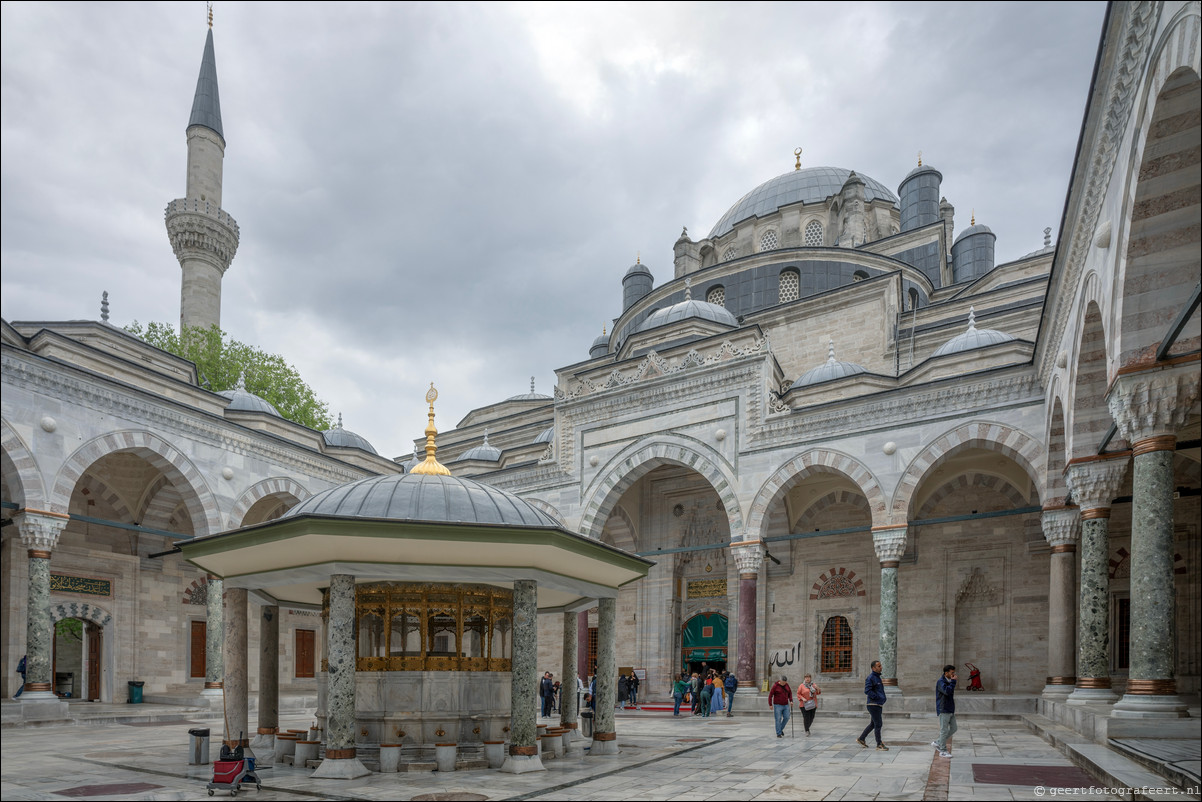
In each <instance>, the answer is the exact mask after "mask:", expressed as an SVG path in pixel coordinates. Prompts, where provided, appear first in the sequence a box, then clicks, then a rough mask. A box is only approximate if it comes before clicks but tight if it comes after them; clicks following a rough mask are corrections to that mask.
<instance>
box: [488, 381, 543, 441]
mask: <svg viewBox="0 0 1202 802" xmlns="http://www.w3.org/2000/svg"><path fill="white" fill-rule="evenodd" d="M530 394H531V395H534V377H533V376H531V377H530ZM486 434H487V432H486Z"/></svg>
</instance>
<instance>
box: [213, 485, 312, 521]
mask: <svg viewBox="0 0 1202 802" xmlns="http://www.w3.org/2000/svg"><path fill="white" fill-rule="evenodd" d="M311 495H313V494H312V493H310V492H309V491H308V490H307V489H305V487H304V486H303V485H301V484H300V483H299V482H297V481H296V480H295V479H290V478H289V477H287V476H274V477H272V478H270V479H264V480H263V481H261V482H256V483H255V484H253V485H251V486H250V487H248V488H247V489H246V490H245V491H244V492H243V493H242V495H241V496H239V497H238V501H237V503H235V504H234V509H233V510H231V511H230V515H229V519H228V523H227V526H226V528H227V529H237V528H239V527H240V526H242V525H243V523H242V521H243V519H244V518H245V517H246V514H247V513H248V512H250V508H251V507H253V506H255V504H256V503H257V502H259V501H261V500H263V499H265V498H267V497H268V496H277V497H281V498H282V497H284V496H291V497H292V498H294V499H296V503H297V504H299V503H300V502H302V501H304V500H305V499H307V498H309V496H311Z"/></svg>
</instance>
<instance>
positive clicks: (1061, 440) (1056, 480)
mask: <svg viewBox="0 0 1202 802" xmlns="http://www.w3.org/2000/svg"><path fill="white" fill-rule="evenodd" d="M1068 409H1069V407H1068V401H1067V400H1066V398H1065V388H1064V383H1063V382H1062V381H1061V378H1060V375H1059V374H1057V375H1055V376H1053V377H1052V383H1051V386H1050V387H1049V389H1048V400H1047V406H1046V408H1045V413H1046V414H1045V417H1044V425H1043V431H1044V438H1043V441H1044V442H1045V443H1047V453H1046V456H1045V460H1044V466H1043V474H1044V476H1045V477H1046V478H1047V483H1046V486H1045V488H1044V492H1043V493H1042V494H1041V495H1042V497H1043V498H1045V499H1048V500H1049V501H1048V503H1049V504H1051V503H1053V501H1055V502H1056V503H1062V502H1063V501H1064V499H1065V498H1067V497H1068V484H1067V483H1066V482H1065V481H1064V466H1065V465H1066V464H1067V463H1068V455H1069V453H1070V452H1069V450H1068V449H1069V440H1068V438H1069V434H1070V432H1069V418H1068ZM1058 452H1059V457H1057V453H1058Z"/></svg>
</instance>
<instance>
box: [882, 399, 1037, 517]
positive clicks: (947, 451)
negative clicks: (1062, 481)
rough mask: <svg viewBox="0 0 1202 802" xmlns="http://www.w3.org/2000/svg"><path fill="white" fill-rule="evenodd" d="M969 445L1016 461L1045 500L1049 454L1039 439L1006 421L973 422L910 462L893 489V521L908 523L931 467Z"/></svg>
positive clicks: (941, 439) (939, 440) (940, 439)
mask: <svg viewBox="0 0 1202 802" xmlns="http://www.w3.org/2000/svg"><path fill="white" fill-rule="evenodd" d="M970 448H983V449H986V450H989V451H996V452H998V453H1000V454H1002V455H1004V456H1007V457H1009V458H1010V459H1012V460H1014V461H1015V462H1016V463H1017V464H1018V465H1019V466H1020V467H1021V468H1022V469H1023V470H1024V471H1025V472H1026V474H1027V476H1028V477H1029V478H1030V479H1031V483H1032V484H1033V485H1034V487H1035V489H1036V490H1035V492H1036V493H1038V494H1039V495H1040V499H1041V502H1042V499H1043V498H1044V494H1045V492H1046V491H1045V490H1044V487H1045V485H1044V482H1043V481H1042V478H1043V477H1042V473H1043V470H1044V464H1043V461H1044V459H1045V456H1046V455H1045V452H1044V448H1043V446H1041V445H1040V444H1039V441H1038V440H1036V439H1035V438H1034V437H1032V436H1031V435H1029V434H1027V433H1026V432H1024V431H1022V430H1021V429H1017V428H1015V427H1013V426H1008V425H1006V424H1004V423H996V422H994V421H973V422H971V423H965V424H963V425H961V426H957V427H956V428H955V429H952V430H951V431H949V432H947V433H946V434H943V435H940V436H939V437H938V438H936V439H935V441H934V442H932V443H931V444H930V445H928V446H927V447H926V448H924V449H923V450H922V451H921V452H920V453H919V454H918V456H916V457H915V458H914V459H913V460H911V461H910V464H909V465H908V466H907V467H906V470H905V472H904V473H903V474H902V477H901V479H900V480H899V481H898V483H897V489H896V490H894V491H893V503H892V505H891V508H890V509H891V517H892V522H893V523H894V524H904V523H906V522H907V520H908V518H909V517H910V505H911V503H912V502H913V501H914V493H915V492H916V491H917V490H918V487H919V485H921V484H922V480H923V479H924V478H925V477H926V475H927V474H928V473H929V472H930V471H931V470H933V469H934V468H936V467H937V466H939V465H940V464H941V463H943V462H945V461H947V460H948V459H950V458H951V457H953V456H955V455H956V454H958V453H960V452H961V451H964V450H966V449H970Z"/></svg>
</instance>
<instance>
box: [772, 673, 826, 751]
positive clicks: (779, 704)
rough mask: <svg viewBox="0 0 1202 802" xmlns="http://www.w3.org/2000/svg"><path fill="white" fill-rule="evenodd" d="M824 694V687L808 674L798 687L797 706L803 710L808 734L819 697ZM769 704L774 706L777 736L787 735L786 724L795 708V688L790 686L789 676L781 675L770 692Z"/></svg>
mask: <svg viewBox="0 0 1202 802" xmlns="http://www.w3.org/2000/svg"><path fill="white" fill-rule="evenodd" d="M821 695H822V689H821V688H819V687H818V686H817V685H816V684H814V678H813V677H812V676H811V675H809V674H806V675H805V677H803V678H802V681H801V685H800V686H798V688H797V706H798V708H800V710H801V721H802V724H803V725H804V726H805V731H806V735H807V736H808V735H809V734H810V727H811V726H813V724H814V714H815V713H817V712H818V697H819V696H821ZM768 704H769V706H771V707H772V719H773V722H774V723H775V724H776V737H777V738H784V737H785V725H786V724H788V723H789V719H790V711H791V710H792V709H793V689H792V688H791V687H789V678H788V677H786V676H784V675H783V674H782V675H781V678H780V679H779V680H777V681H776V683H775V684H773V686H772V690H771V691H769V692H768Z"/></svg>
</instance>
